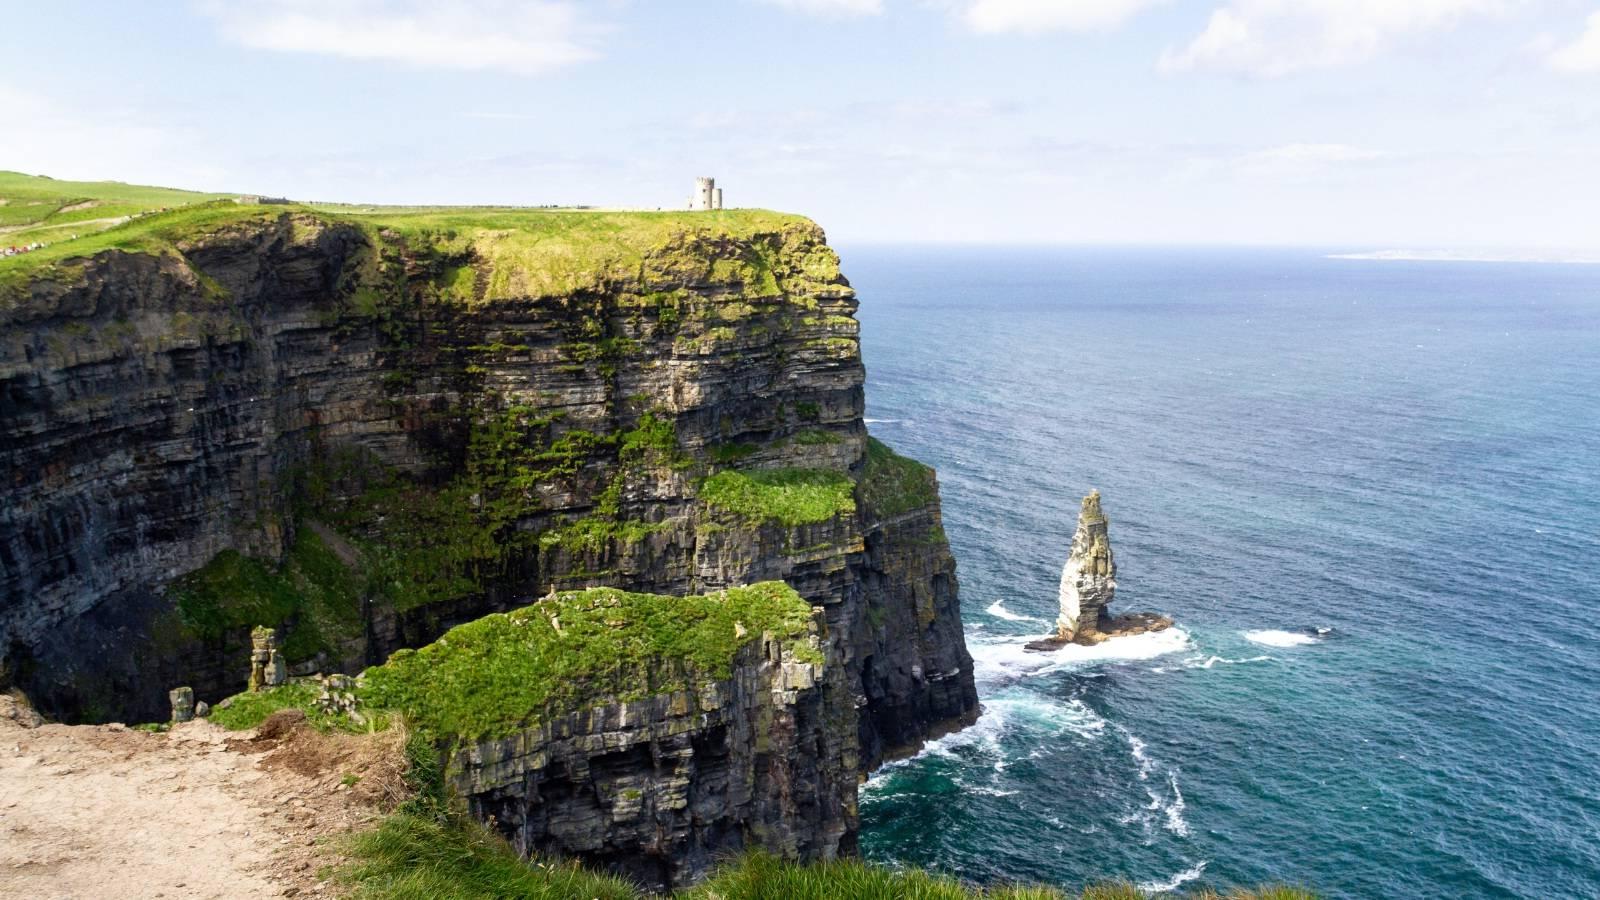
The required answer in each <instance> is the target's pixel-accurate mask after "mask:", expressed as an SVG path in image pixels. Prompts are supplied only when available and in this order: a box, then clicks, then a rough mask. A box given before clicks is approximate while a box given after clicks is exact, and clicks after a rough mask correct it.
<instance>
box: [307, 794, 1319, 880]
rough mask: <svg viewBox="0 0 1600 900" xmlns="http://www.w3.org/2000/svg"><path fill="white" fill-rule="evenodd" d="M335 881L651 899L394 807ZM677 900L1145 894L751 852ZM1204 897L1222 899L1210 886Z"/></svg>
mask: <svg viewBox="0 0 1600 900" xmlns="http://www.w3.org/2000/svg"><path fill="white" fill-rule="evenodd" d="M349 854H350V859H351V861H350V862H348V863H346V864H345V866H344V867H343V868H342V869H340V870H339V872H338V873H337V879H338V880H339V881H340V882H342V883H344V884H347V885H350V886H351V887H352V888H353V891H354V892H353V894H352V896H353V897H354V898H358V900H435V898H438V900H490V898H494V900H591V898H601V900H646V898H648V897H650V896H652V895H649V894H646V893H644V892H643V891H640V890H639V889H638V888H636V887H634V886H632V885H631V884H629V883H628V882H627V881H625V880H623V879H620V878H616V877H614V876H610V875H604V874H600V873H597V872H592V871H590V870H587V869H584V868H581V867H579V866H577V865H575V864H573V863H571V862H557V861H554V860H549V859H533V860H528V861H524V860H522V859H520V858H518V857H517V854H516V852H515V851H513V850H512V849H511V847H510V845H508V844H507V843H506V842H505V841H504V840H502V839H501V838H500V837H499V836H497V835H495V834H493V833H491V832H490V831H488V830H487V829H485V828H483V827H482V826H480V825H478V824H477V823H474V822H470V821H466V820H465V819H464V817H460V816H453V815H441V816H424V815H418V814H415V813H397V814H394V815H391V816H389V817H387V818H385V819H384V820H383V821H382V822H381V823H380V824H379V826H378V827H377V829H375V830H374V831H370V832H367V833H365V834H362V835H360V836H358V837H356V838H355V839H354V840H353V841H352V842H351V844H350V846H349ZM672 896H673V897H675V898H678V900H1068V898H1069V897H1081V898H1082V900H1145V897H1146V895H1145V894H1143V893H1141V892H1140V891H1139V890H1138V889H1136V888H1134V887H1132V886H1130V885H1126V884H1105V885H1095V886H1091V887H1088V888H1085V889H1084V890H1083V892H1082V893H1081V894H1069V893H1067V892H1066V891H1063V890H1060V889H1057V888H1052V887H1044V886H1037V885H1033V886H1030V885H1002V886H998V887H991V888H979V887H976V886H973V885H970V884H966V883H964V882H961V881H958V880H956V879H954V878H950V877H947V876H942V875H936V874H933V873H930V872H927V871H924V870H921V869H903V870H896V869H889V868H886V867H883V866H878V865H873V864H872V863H867V862H862V861H861V860H855V859H850V860H838V861H834V862H818V863H811V864H806V865H802V864H799V863H793V862H784V861H781V860H779V859H776V858H774V857H772V856H770V855H767V854H764V853H760V852H749V853H744V854H741V855H739V856H736V857H734V858H732V859H730V860H729V861H728V862H726V863H725V864H723V865H722V866H721V867H720V868H719V869H717V870H716V871H715V872H714V873H713V875H712V877H711V878H710V879H709V880H707V881H706V882H705V883H703V884H700V885H698V886H696V887H693V888H689V889H687V890H683V891H679V892H677V893H675V894H673V895H672ZM1198 896H1200V897H1217V896H1218V895H1215V894H1209V893H1203V894H1200V895H1198ZM1223 896H1225V897H1227V898H1228V900H1315V896H1314V895H1313V894H1310V893H1308V892H1306V891H1302V890H1296V889H1291V888H1265V889H1260V890H1253V891H1235V892H1233V893H1230V894H1226V895H1223Z"/></svg>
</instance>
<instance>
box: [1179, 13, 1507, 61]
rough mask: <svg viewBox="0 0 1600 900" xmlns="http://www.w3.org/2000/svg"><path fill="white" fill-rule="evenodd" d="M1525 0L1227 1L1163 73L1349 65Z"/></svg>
mask: <svg viewBox="0 0 1600 900" xmlns="http://www.w3.org/2000/svg"><path fill="white" fill-rule="evenodd" d="M1521 2H1522V0H1229V2H1228V4H1227V5H1226V6H1223V7H1222V8H1220V9H1218V10H1216V11H1215V12H1213V13H1212V14H1211V19H1210V21H1209V22H1208V23H1207V24H1206V28H1205V30H1204V31H1202V32H1201V33H1200V34H1199V35H1198V36H1196V37H1195V39H1194V40H1193V41H1191V42H1190V43H1189V45H1188V46H1187V47H1184V48H1183V49H1181V50H1173V51H1168V52H1167V53H1165V54H1163V55H1162V58H1161V68H1162V70H1163V71H1169V72H1170V71H1183V70H1190V69H1214V70H1219V71H1224V72H1234V73H1239V74H1246V75H1257V76H1262V77H1268V78H1271V77H1277V76H1281V75H1287V74H1290V73H1292V72H1297V71H1301V70H1304V69H1319V68H1331V67H1335V66H1343V65H1350V64H1352V63H1358V62H1362V61H1364V60H1366V59H1369V58H1371V57H1372V56H1374V55H1375V54H1377V53H1378V52H1380V51H1382V50H1384V49H1386V48H1388V47H1389V46H1391V45H1393V44H1394V43H1396V42H1397V41H1400V40H1402V39H1405V38H1408V37H1414V36H1417V35H1420V34H1425V33H1427V32H1429V31H1434V30H1437V29H1442V28H1449V27H1452V26H1454V25H1456V24H1457V23H1458V22H1460V21H1462V20H1463V19H1467V18H1471V17H1474V16H1483V15H1492V14H1495V13H1499V12H1503V11H1505V10H1507V9H1509V8H1511V7H1512V6H1516V5H1519V4H1520V3H1521Z"/></svg>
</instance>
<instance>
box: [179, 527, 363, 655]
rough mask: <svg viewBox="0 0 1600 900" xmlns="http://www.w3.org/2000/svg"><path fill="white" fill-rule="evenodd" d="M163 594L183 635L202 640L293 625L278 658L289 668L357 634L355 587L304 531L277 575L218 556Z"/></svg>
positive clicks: (246, 560)
mask: <svg viewBox="0 0 1600 900" xmlns="http://www.w3.org/2000/svg"><path fill="white" fill-rule="evenodd" d="M168 592H169V594H170V596H171V597H172V598H173V599H174V600H175V601H176V603H177V607H178V616H179V620H180V621H181V623H182V626H183V627H184V629H185V630H187V631H189V632H190V633H191V634H193V635H195V636H198V637H201V638H211V639H215V638H220V637H222V636H224V635H225V634H226V633H228V632H229V631H233V630H241V629H248V628H250V627H252V626H255V625H270V626H275V627H276V626H281V625H283V624H285V623H293V627H292V628H290V629H289V632H288V639H287V640H286V641H285V642H284V645H283V651H284V654H285V655H286V656H288V658H289V659H291V660H295V661H299V660H302V659H306V658H308V657H311V656H314V655H316V654H317V653H318V652H321V651H325V650H335V649H337V646H338V644H339V642H340V641H343V640H348V639H350V638H352V637H356V636H359V635H360V633H361V593H362V584H361V581H360V579H359V577H358V576H357V575H356V574H355V573H354V572H352V571H351V570H350V569H349V568H348V567H347V566H346V565H345V564H344V563H343V561H341V560H340V559H339V557H338V556H337V555H336V554H335V553H334V552H333V550H331V549H330V548H329V547H328V546H327V544H326V543H324V542H323V540H322V538H321V536H320V535H318V534H317V532H316V530H315V529H314V528H313V527H310V526H305V527H302V528H300V529H299V530H298V531H297V532H296V533H295V541H294V544H293V545H292V546H291V547H290V548H289V556H288V559H287V560H286V561H285V563H284V564H283V566H282V567H277V568H275V567H273V566H272V565H271V564H269V563H266V562H263V561H261V560H259V559H254V558H252V557H248V556H245V555H243V554H241V553H239V552H237V551H235V550H224V551H222V552H221V553H219V554H217V555H216V556H215V557H214V558H212V560H211V561H210V562H209V563H207V564H206V565H205V566H203V567H201V568H200V569H197V570H195V571H194V572H191V573H189V574H188V575H185V576H183V577H182V578H180V579H178V580H177V581H175V582H173V584H172V586H171V587H170V588H169V589H168Z"/></svg>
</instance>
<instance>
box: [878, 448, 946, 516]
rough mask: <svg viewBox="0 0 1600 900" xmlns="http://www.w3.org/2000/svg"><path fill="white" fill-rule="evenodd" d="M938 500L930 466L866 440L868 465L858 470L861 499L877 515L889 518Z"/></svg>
mask: <svg viewBox="0 0 1600 900" xmlns="http://www.w3.org/2000/svg"><path fill="white" fill-rule="evenodd" d="M938 499H939V489H938V485H937V482H936V481H935V480H934V474H933V469H932V468H931V467H929V466H925V465H923V464H922V463H919V462H917V461H916V460H914V459H911V458H909V457H905V456H901V455H900V454H898V453H896V452H894V451H893V450H890V449H889V445H888V444H885V443H884V442H882V441H880V440H878V439H877V438H868V439H867V464H866V467H865V468H864V469H863V470H862V472H861V500H862V502H863V503H865V504H866V506H867V507H868V508H870V509H871V510H872V511H873V512H874V513H875V514H876V515H877V516H879V517H881V518H891V517H893V516H898V515H901V514H902V513H907V512H910V511H911V510H914V509H922V508H924V507H927V506H931V505H932V504H933V503H934V502H935V501H937V500H938Z"/></svg>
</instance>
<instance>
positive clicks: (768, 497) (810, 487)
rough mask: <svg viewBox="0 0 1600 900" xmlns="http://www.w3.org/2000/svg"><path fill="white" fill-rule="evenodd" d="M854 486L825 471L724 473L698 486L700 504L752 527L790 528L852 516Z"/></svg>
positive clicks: (848, 480) (839, 475)
mask: <svg viewBox="0 0 1600 900" xmlns="http://www.w3.org/2000/svg"><path fill="white" fill-rule="evenodd" d="M854 489H855V483H854V482H852V481H851V480H850V478H849V477H848V476H846V475H845V474H843V473H842V472H832V471H828V470H824V469H757V470H753V471H749V472H739V471H734V470H731V469H730V470H726V471H722V472H718V473H717V474H715V475H713V476H711V477H710V478H707V479H706V480H705V481H704V482H702V483H701V485H700V499H702V500H704V501H705V502H706V503H708V504H710V505H711V506H713V507H716V508H717V509H722V510H726V511H728V512H731V513H733V514H734V515H736V516H739V517H741V518H743V519H746V520H747V521H750V522H756V523H760V522H777V523H779V524H781V525H787V526H790V527H794V526H797V525H811V524H815V523H818V522H826V521H827V520H829V519H831V518H833V517H834V516H840V515H848V514H850V513H852V512H854V511H855V508H856V501H855V496H854Z"/></svg>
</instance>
